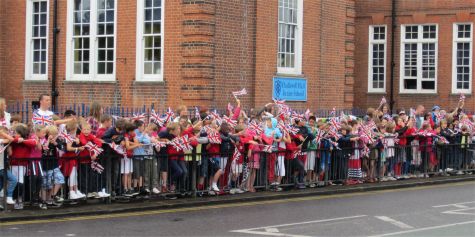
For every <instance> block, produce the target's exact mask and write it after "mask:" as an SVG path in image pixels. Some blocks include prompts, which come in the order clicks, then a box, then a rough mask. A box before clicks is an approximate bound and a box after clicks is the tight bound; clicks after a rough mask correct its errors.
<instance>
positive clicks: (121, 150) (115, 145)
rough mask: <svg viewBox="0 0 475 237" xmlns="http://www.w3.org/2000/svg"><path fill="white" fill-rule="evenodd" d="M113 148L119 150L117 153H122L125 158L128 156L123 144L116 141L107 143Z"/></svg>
mask: <svg viewBox="0 0 475 237" xmlns="http://www.w3.org/2000/svg"><path fill="white" fill-rule="evenodd" d="M107 144H108V145H109V146H110V147H111V149H112V150H114V151H115V152H117V154H119V155H122V156H123V157H124V158H127V152H126V151H125V148H124V147H123V146H122V145H117V144H115V143H107Z"/></svg>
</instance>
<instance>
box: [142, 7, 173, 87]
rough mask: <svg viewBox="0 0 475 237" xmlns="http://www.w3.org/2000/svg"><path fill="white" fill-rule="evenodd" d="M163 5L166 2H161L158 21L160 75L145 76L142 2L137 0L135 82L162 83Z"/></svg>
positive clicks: (163, 48)
mask: <svg viewBox="0 0 475 237" xmlns="http://www.w3.org/2000/svg"><path fill="white" fill-rule="evenodd" d="M165 3H166V0H162V6H161V14H162V18H161V19H160V25H161V26H160V35H161V46H160V47H161V51H160V54H161V55H160V57H161V61H160V67H161V70H160V74H152V75H145V74H144V73H143V71H144V60H143V56H144V55H143V51H144V49H143V45H144V37H143V22H144V0H137V27H136V30H137V32H136V36H137V38H136V59H135V62H136V63H135V80H136V81H140V82H142V81H145V82H148V81H152V82H156V81H158V82H160V81H163V75H164V70H165V68H164V61H165V53H164V52H165V47H164V46H165Z"/></svg>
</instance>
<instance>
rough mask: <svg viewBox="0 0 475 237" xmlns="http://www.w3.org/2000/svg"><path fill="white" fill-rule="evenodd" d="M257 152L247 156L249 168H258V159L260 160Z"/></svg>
mask: <svg viewBox="0 0 475 237" xmlns="http://www.w3.org/2000/svg"><path fill="white" fill-rule="evenodd" d="M260 158H261V157H260V155H259V153H257V152H256V153H253V154H252V155H251V157H249V168H251V169H259V160H260Z"/></svg>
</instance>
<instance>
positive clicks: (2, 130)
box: [0, 127, 18, 205]
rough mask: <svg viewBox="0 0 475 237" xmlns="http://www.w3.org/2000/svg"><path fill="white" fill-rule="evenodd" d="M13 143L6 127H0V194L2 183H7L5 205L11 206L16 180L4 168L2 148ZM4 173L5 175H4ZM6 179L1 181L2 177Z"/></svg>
mask: <svg viewBox="0 0 475 237" xmlns="http://www.w3.org/2000/svg"><path fill="white" fill-rule="evenodd" d="M12 141H13V137H11V136H10V135H8V129H7V128H6V127H0V148H2V152H0V193H1V194H3V192H4V191H3V190H2V189H3V182H7V190H6V191H7V192H6V197H7V204H8V205H13V204H15V202H14V201H13V191H14V190H15V187H16V185H17V182H18V181H17V178H16V177H15V176H13V174H12V172H11V171H10V170H6V169H5V167H4V162H5V161H4V158H5V154H4V151H3V149H4V146H8V145H9V143H10V142H12ZM4 172H6V174H5V173H4ZM4 176H5V177H6V178H7V180H3V177H4Z"/></svg>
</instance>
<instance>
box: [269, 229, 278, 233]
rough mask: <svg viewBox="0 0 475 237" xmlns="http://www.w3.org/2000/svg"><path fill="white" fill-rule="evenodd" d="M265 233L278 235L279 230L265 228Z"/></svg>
mask: <svg viewBox="0 0 475 237" xmlns="http://www.w3.org/2000/svg"><path fill="white" fill-rule="evenodd" d="M266 232H269V233H279V230H278V229H277V228H266Z"/></svg>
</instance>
